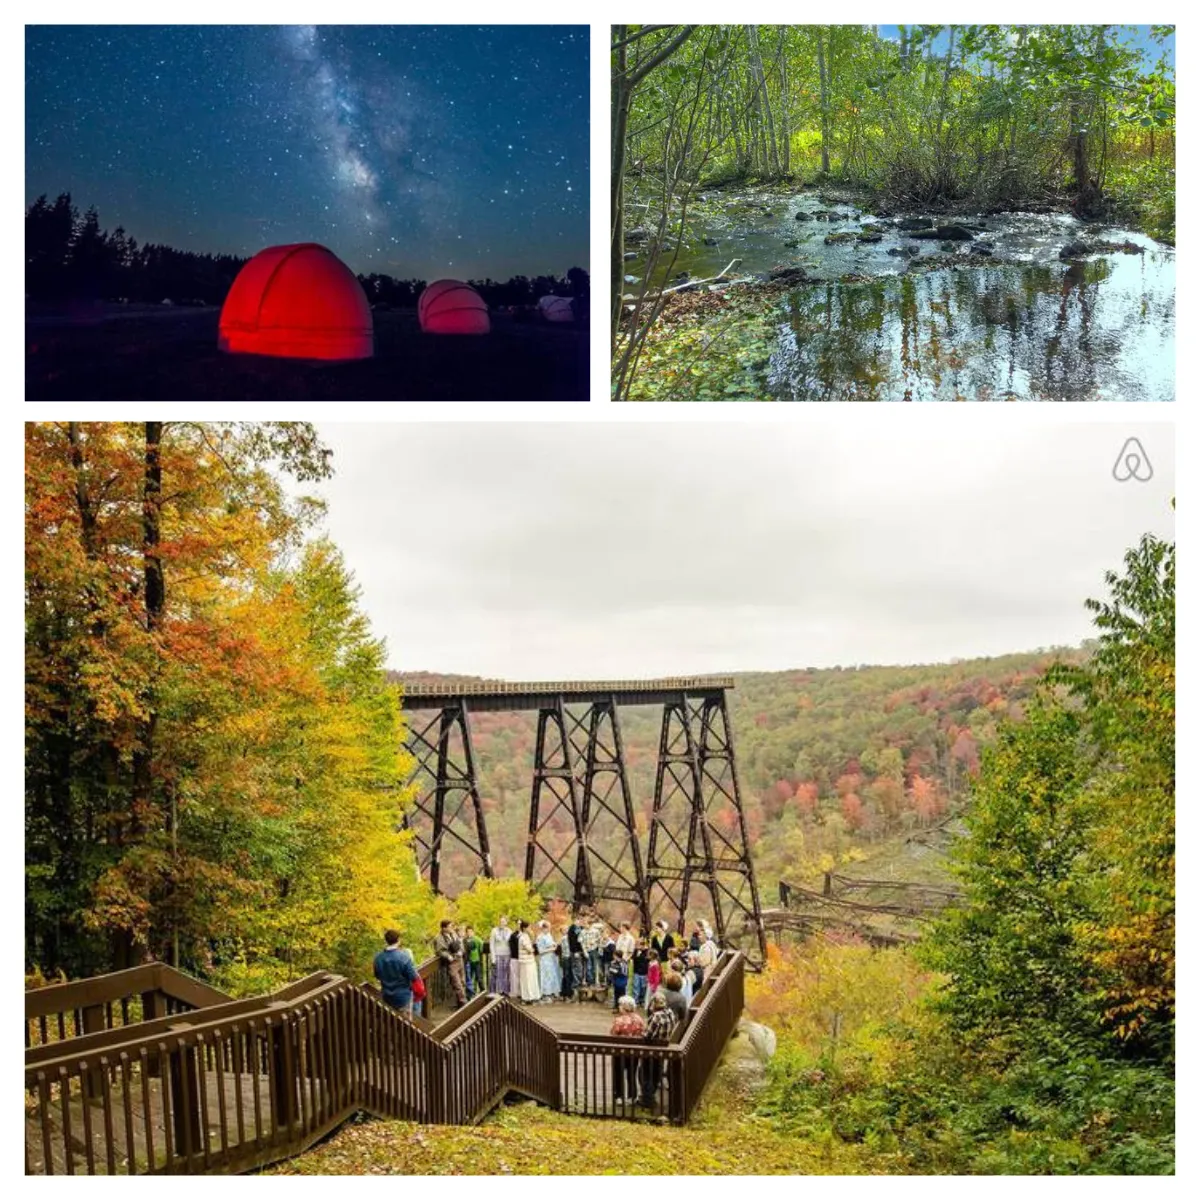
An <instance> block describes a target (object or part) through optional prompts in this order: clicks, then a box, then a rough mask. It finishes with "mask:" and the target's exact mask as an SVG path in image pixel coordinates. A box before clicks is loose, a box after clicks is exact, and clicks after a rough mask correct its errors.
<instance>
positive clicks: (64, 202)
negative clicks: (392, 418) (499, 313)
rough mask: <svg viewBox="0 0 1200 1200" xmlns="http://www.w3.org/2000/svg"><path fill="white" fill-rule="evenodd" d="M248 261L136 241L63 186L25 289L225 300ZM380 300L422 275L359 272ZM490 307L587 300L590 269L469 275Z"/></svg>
mask: <svg viewBox="0 0 1200 1200" xmlns="http://www.w3.org/2000/svg"><path fill="white" fill-rule="evenodd" d="M247 261H248V260H247V259H245V258H239V257H237V256H236V255H233V254H196V253H194V252H193V251H190V250H175V249H173V248H172V247H170V246H158V245H153V244H147V245H144V246H139V245H138V243H137V241H136V240H135V239H134V238H131V237H130V236H129V235H128V234H127V233H126V232H125V230H124V228H123V227H121V226H117V228H116V229H114V230H113V231H112V232H111V233H109V232H107V231H105V230H102V229H101V228H100V215H99V213H97V211H96V209H95V207H92V208H89V209H88V210H87V212H86V213H84V214H83V216H82V217H81V216H80V215H79V210H78V209H77V208H76V207H75V205H74V204H72V203H71V195H70V193H69V192H64V193H62V195H60V196H59V197H58V199H57V200H55V201H54V202H53V203H50V202H49V200H48V199H47V197H46V196H44V195H43V196H39V197H38V198H37V199H36V200H35V201H34V202H33V204H31V205H30V206H29V208H28V209H27V210H26V213H25V292H26V295H27V297H28V298H29V299H31V300H37V301H47V302H56V301H57V302H61V301H68V300H69V301H80V300H85V301H86V300H91V301H99V300H116V301H129V302H134V303H151V304H158V303H161V302H162V301H164V300H170V301H171V302H172V303H173V304H221V303H223V302H224V300H225V295H226V293H227V292H228V291H229V286H230V284H232V283H233V281H234V279H235V277H236V276H237V273H238V272H239V271H240V270H241V269H242V267H243V266H244V265H245V264H246V262H247ZM358 278H359V282H360V283H361V284H362V285H363V289H364V290H365V291H366V293H367V298H368V299H369V300H370V302H371V304H372V305H373V306H376V307H385V308H415V307H416V303H417V298H418V297H419V296H420V294H421V292H422V291H424V289H425V281H424V280H418V279H393V278H392V277H391V276H390V275H379V274H371V275H360V276H359V277H358ZM469 282H470V283H471V286H472V287H474V288H475V289H476V291H478V292H479V293H480V295H481V296H483V298H484V299H485V300H486V301H487V303H488V305H489V306H490V307H495V306H497V305H530V304H536V303H537V301H538V300H539V299H540V298H541V297H542V296H573V297H577V298H580V299H582V301H583V302H584V304H586V299H587V294H588V275H587V272H586V271H584V270H583V269H582V268H581V267H572V268H571V270H570V271H568V272H567V275H566V276H565V277H564V278H559V277H558V276H555V275H538V276H535V277H533V278H529V277H527V276H524V275H516V276H514V277H513V278H512V279H510V280H508V281H507V282H505V283H499V282H497V281H496V280H494V279H484V280H470V281H469Z"/></svg>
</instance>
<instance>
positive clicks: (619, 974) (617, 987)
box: [608, 950, 629, 1012]
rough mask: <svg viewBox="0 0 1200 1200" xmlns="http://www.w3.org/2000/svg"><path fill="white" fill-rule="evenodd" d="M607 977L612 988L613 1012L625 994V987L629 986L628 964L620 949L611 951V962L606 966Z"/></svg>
mask: <svg viewBox="0 0 1200 1200" xmlns="http://www.w3.org/2000/svg"><path fill="white" fill-rule="evenodd" d="M608 978H609V982H610V983H611V984H612V990H613V1012H616V1011H617V1007H618V1006H619V1005H620V1003H621V997H622V996H624V995H625V989H626V988H627V987H628V986H629V964H628V963H626V961H625V955H624V954H622V953H621V951H620V950H614V951H613V956H612V963H611V965H610V966H609V968H608Z"/></svg>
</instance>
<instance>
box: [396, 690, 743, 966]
mask: <svg viewBox="0 0 1200 1200" xmlns="http://www.w3.org/2000/svg"><path fill="white" fill-rule="evenodd" d="M732 687H733V680H732V679H730V678H727V677H718V678H712V677H699V678H687V679H654V680H636V681H631V680H624V681H606V682H595V683H590V682H589V683H579V682H573V683H472V684H464V685H422V684H409V685H407V686H406V687H405V692H404V708H405V710H406V712H407V713H408V741H407V745H408V749H409V751H410V752H411V753H412V755H413V758H414V763H415V765H414V768H413V771H412V773H411V774H410V776H409V780H408V782H409V783H411V784H414V785H415V792H416V798H415V800H414V802H413V804H412V806H411V807H410V809H409V810H408V812H407V814H406V816H405V825H406V827H408V828H410V829H411V830H412V831H413V837H414V845H415V848H416V852H417V861H418V864H419V867H420V870H421V872H422V874H423V875H424V876H425V877H426V878H428V880H429V882H430V884H431V885H432V886H433V888H434V889H435V890H436V891H443V892H445V891H447V889H448V887H449V886H452V883H451V881H452V880H459V881H464V880H468V879H470V880H473V879H474V878H475V877H476V876H478V875H483V876H485V877H488V878H491V877H492V876H493V875H494V870H493V865H492V856H491V851H490V848H489V847H490V843H489V840H488V831H487V820H486V813H485V808H484V804H483V802H482V800H481V798H480V793H479V784H478V778H477V774H476V765H475V755H474V751H473V748H472V744H471V726H470V714H471V713H478V712H509V711H521V710H524V711H534V712H536V713H537V737H536V741H535V745H534V761H533V772H532V778H531V780H530V790H529V797H530V800H529V826H528V834H527V837H526V843H525V870H524V877H525V879H526V881H527V882H529V883H531V884H533V885H534V886H537V887H539V888H542V889H544V890H547V891H551V892H554V891H557V892H560V893H565V895H566V897H567V899H568V900H569V901H570V903H571V904H572V906H573V907H574V908H576V909H581V908H592V907H596V908H599V909H601V910H603V909H604V908H605V906H606V904H619V905H621V906H623V907H624V908H625V909H626V910H628V911H632V912H636V913H637V914H638V916H639V917H640V919H641V922H642V928H643V929H646V928H649V925H650V921H651V919H652V918H655V919H657V918H664V919H667V921H668V924H671V925H673V926H674V927H675V929H676V930H678V931H679V932H681V933H682V932H684V923H685V921H686V920H687V919H688V918H689V917H692V918H694V917H696V916H697V915H701V914H702V913H703V914H704V915H707V916H710V917H711V918H712V921H713V924H714V926H715V930H716V934H717V938H718V940H719V941H720V942H721V944H722V945H727V944H733V943H735V942H737V941H739V940H741V941H746V942H748V943H750V944H747V945H744V946H742V947H741V948H742V949H743V950H745V951H746V952H747V955H748V957H749V959H750V960H751V961H752V962H755V963H761V961H762V960H763V958H765V955H766V935H765V933H764V930H763V922H762V907H761V905H760V903H759V896H758V885H757V882H756V880H755V876H754V861H753V857H752V856H751V853H750V846H749V841H748V838H747V834H746V820H745V813H744V811H743V808H742V800H741V793H740V790H739V787H738V777H737V765H736V760H735V756H734V747H733V727H732V725H731V723H730V720H729V709H728V705H727V702H726V693H727V692H728V690H729V689H730V688H732ZM629 705H657V706H661V708H662V725H661V733H660V738H659V749H658V762H657V770H656V774H655V785H654V799H653V806H652V809H651V814H650V827H649V837H648V842H647V846H646V849H645V852H643V847H642V844H641V839H640V838H639V836H638V830H637V812H636V808H635V805H634V800H633V795H632V792H631V789H630V785H629V777H628V773H627V771H626V764H625V750H624V745H623V742H622V740H621V724H620V709H621V708H622V707H625V706H629Z"/></svg>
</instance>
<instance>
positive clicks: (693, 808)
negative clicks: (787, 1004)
mask: <svg viewBox="0 0 1200 1200" xmlns="http://www.w3.org/2000/svg"><path fill="white" fill-rule="evenodd" d="M646 875H647V882H648V887H649V891H650V896H651V907H652V908H653V907H654V905H655V904H656V903H657V904H659V905H662V906H664V907H665V908H666V910H667V911H669V912H670V913H672V914H673V915H674V921H673V924H674V925H675V927H676V928H677V929H678V930H679V931H680V932H681V933H682V932H684V924H685V922H686V920H687V918H688V915H689V912H688V909H689V906H691V905H692V904H693V903H694V897H693V895H692V883H693V881H694V882H696V883H699V884H701V885H702V886H703V887H704V888H705V890H706V891H707V892H708V898H709V900H710V903H711V908H712V916H713V923H714V925H715V926H716V933H717V938H718V940H719V941H720V942H721V943H722V945H724V944H726V943H730V942H745V941H748V940H752V941H753V943H754V945H755V950H750V949H749V947H747V950H748V958H750V960H751V961H757V962H758V963H760V964H761V962H763V961H764V960H765V957H766V935H765V933H764V931H763V926H762V908H761V905H760V903H759V897H758V885H757V882H756V880H755V877H754V863H753V859H752V858H751V855H750V848H749V839H748V837H747V834H746V818H745V812H744V810H743V808H742V801H741V793H740V790H739V787H738V779H737V765H736V761H735V758H734V750H733V731H732V726H731V724H730V721H729V712H728V708H727V706H726V702H725V695H724V693H723V692H722V693H720V694H718V695H716V696H711V695H710V696H707V697H705V698H704V699H703V700H701V701H700V702H699V703H698V704H697V703H693V702H692V701H690V700H689V699H688V697H687V696H686V695H681V696H680V697H679V699H678V700H674V701H670V702H668V703H667V704H666V705H664V707H663V724H662V734H661V736H660V739H659V757H658V771H657V774H656V778H655V787H654V811H653V817H652V821H651V826H650V847H649V855H648V860H647V869H646Z"/></svg>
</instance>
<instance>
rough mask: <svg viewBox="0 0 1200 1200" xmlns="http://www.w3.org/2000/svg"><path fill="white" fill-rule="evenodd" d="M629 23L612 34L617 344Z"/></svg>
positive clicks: (612, 270) (622, 256)
mask: <svg viewBox="0 0 1200 1200" xmlns="http://www.w3.org/2000/svg"><path fill="white" fill-rule="evenodd" d="M628 28H629V27H628V26H627V25H615V26H613V35H614V36H615V38H616V40H617V42H618V43H620V45H619V46H618V49H617V51H616V55H617V62H616V67H615V69H614V71H613V78H612V145H611V147H610V153H611V155H612V163H611V170H612V178H611V180H610V186H611V189H612V191H611V205H612V207H611V209H610V212H611V215H612V246H611V251H610V262H609V277H610V284H611V287H612V342H613V345H615V342H616V336H617V324H618V322H619V321H620V318H621V295H622V293H623V292H624V290H625V135H626V133H627V132H628V130H629V106H630V104H631V102H632V100H633V92H632V89H630V88H629V87H628V86H627V84H626V68H627V65H628V54H627V50H626V47H625V45H624V41H625V35H626V31H627V30H628Z"/></svg>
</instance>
